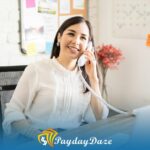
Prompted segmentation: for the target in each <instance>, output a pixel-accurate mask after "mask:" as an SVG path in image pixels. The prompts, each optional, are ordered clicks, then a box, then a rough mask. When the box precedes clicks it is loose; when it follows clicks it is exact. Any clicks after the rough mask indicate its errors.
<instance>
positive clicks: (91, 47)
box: [78, 41, 93, 67]
mask: <svg viewBox="0 0 150 150" xmlns="http://www.w3.org/2000/svg"><path fill="white" fill-rule="evenodd" d="M87 49H88V50H89V51H92V49H93V44H92V42H91V41H90V42H89V43H88V46H87ZM85 63H86V58H85V55H84V54H82V55H81V56H80V58H79V59H78V66H79V67H82V66H84V65H85Z"/></svg>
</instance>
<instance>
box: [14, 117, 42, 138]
mask: <svg viewBox="0 0 150 150" xmlns="http://www.w3.org/2000/svg"><path fill="white" fill-rule="evenodd" d="M12 129H13V130H14V131H15V132H17V133H19V134H21V135H23V136H25V137H27V138H31V139H37V135H38V134H40V133H41V131H40V130H38V129H36V128H33V127H31V125H30V123H29V122H28V121H27V120H26V119H23V120H19V121H14V122H13V123H12Z"/></svg>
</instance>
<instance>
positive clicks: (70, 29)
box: [68, 29, 87, 36]
mask: <svg viewBox="0 0 150 150" xmlns="http://www.w3.org/2000/svg"><path fill="white" fill-rule="evenodd" d="M68 31H70V32H73V33H76V31H75V30H72V29H68ZM81 35H82V36H87V34H84V33H81Z"/></svg>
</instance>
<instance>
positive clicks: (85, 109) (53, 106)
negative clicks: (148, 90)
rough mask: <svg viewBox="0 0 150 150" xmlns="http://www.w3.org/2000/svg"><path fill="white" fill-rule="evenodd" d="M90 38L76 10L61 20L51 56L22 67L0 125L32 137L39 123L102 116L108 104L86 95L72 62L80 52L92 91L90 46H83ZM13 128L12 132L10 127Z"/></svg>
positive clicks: (70, 124)
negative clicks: (69, 16)
mask: <svg viewBox="0 0 150 150" xmlns="http://www.w3.org/2000/svg"><path fill="white" fill-rule="evenodd" d="M89 41H92V42H93V43H94V40H93V35H92V29H91V25H90V23H89V22H88V21H87V20H85V19H84V18H83V17H80V16H76V17H73V18H70V19H68V20H66V21H65V22H64V23H63V24H62V25H61V26H60V28H59V30H58V32H57V33H56V36H55V39H54V45H53V49H52V55H51V59H45V60H42V61H39V62H36V63H33V64H31V65H29V66H28V67H27V68H26V70H25V71H24V73H23V75H22V77H21V79H20V81H19V83H18V85H17V88H16V90H15V92H14V94H13V96H12V99H11V101H10V103H8V104H7V107H6V110H5V119H4V122H3V128H4V131H5V132H6V133H8V134H11V133H14V132H13V131H15V133H20V134H22V135H25V136H27V137H31V138H34V137H35V136H36V135H37V134H38V133H40V130H39V129H42V130H44V129H47V128H54V129H57V128H61V129H71V128H76V127H78V126H80V125H81V124H82V122H83V121H86V122H88V123H90V122H94V121H96V120H98V119H101V118H102V119H103V118H106V117H107V115H108V108H107V107H106V106H105V105H104V104H103V103H102V102H100V101H99V100H97V99H96V98H95V97H94V96H92V95H91V93H90V91H88V90H87V89H86V88H85V87H84V85H83V83H82V81H81V79H80V74H79V69H78V66H77V60H78V58H79V57H80V56H81V55H82V54H84V55H85V56H86V59H87V62H86V64H85V66H84V67H83V68H82V70H83V75H84V77H85V79H86V80H87V81H88V82H89V84H90V85H91V87H92V89H93V90H94V91H95V92H99V91H100V90H99V85H98V83H99V80H98V76H97V71H96V62H95V61H94V59H95V57H94V54H93V52H91V51H88V50H87V45H88V43H89ZM16 131H17V132H16Z"/></svg>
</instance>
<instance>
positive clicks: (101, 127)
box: [60, 114, 135, 138]
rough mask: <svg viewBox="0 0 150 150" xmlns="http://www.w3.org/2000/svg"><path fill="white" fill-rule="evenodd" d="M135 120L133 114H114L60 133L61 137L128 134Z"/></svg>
mask: <svg viewBox="0 0 150 150" xmlns="http://www.w3.org/2000/svg"><path fill="white" fill-rule="evenodd" d="M134 122H135V116H134V115H123V114H119V115H115V116H112V117H110V118H108V119H104V120H99V121H97V122H95V123H90V124H86V125H83V126H81V127H79V128H76V129H73V130H68V131H65V132H62V133H60V135H61V136H62V137H71V136H78V137H81V138H84V137H89V136H95V135H96V136H97V137H106V136H107V137H109V136H112V135H114V134H117V133H124V134H130V133H131V132H132V129H133V126H134Z"/></svg>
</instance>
